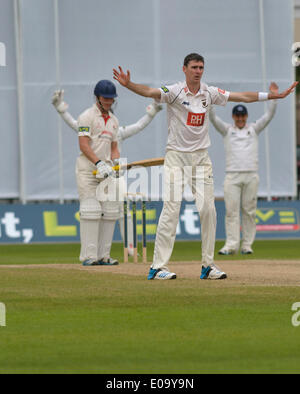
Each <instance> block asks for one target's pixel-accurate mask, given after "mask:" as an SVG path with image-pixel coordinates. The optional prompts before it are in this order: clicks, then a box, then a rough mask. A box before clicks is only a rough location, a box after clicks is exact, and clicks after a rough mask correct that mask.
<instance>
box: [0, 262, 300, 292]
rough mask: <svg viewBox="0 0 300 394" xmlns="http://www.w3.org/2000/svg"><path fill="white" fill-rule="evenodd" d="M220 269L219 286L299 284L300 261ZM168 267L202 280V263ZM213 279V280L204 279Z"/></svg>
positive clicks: (143, 270)
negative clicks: (225, 274) (222, 276)
mask: <svg viewBox="0 0 300 394" xmlns="http://www.w3.org/2000/svg"><path fill="white" fill-rule="evenodd" d="M149 265H150V264H142V263H137V264H134V263H127V264H123V263H121V264H120V265H118V266H112V267H105V266H96V267H83V266H81V265H80V264H38V265H2V266H0V270H1V268H6V269H7V268H10V269H24V268H25V269H37V268H48V269H49V268H50V269H57V270H80V271H83V272H89V273H91V274H95V275H98V274H99V275H101V273H103V272H105V273H109V272H111V273H113V274H121V275H129V276H142V277H144V278H145V279H146V276H147V274H148V271H149ZM218 266H219V268H220V269H221V270H222V271H224V272H226V273H227V276H228V278H227V279H226V280H222V281H214V282H215V283H218V285H219V286H221V285H222V286H240V285H247V286H251V285H252V286H257V285H260V286H300V261H277V260H243V261H228V260H227V261H223V262H220V263H219V264H218ZM169 269H170V270H171V271H172V272H175V273H176V274H177V280H180V279H185V280H187V279H195V280H196V279H197V280H199V276H200V271H201V264H200V263H199V262H191V261H187V262H184V261H182V262H173V263H172V262H171V263H170V264H169ZM203 282H211V281H201V283H203Z"/></svg>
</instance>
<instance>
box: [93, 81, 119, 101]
mask: <svg viewBox="0 0 300 394" xmlns="http://www.w3.org/2000/svg"><path fill="white" fill-rule="evenodd" d="M94 95H95V96H96V97H99V96H101V97H105V98H115V97H118V95H117V89H116V87H115V84H114V83H112V82H111V81H109V80H107V79H102V80H101V81H99V82H98V83H97V85H96V86H95V89H94Z"/></svg>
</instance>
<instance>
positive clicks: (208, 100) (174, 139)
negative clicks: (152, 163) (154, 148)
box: [158, 81, 230, 152]
mask: <svg viewBox="0 0 300 394" xmlns="http://www.w3.org/2000/svg"><path fill="white" fill-rule="evenodd" d="M160 90H161V99H160V100H158V102H160V103H166V104H168V105H167V118H168V134H169V135H168V143H167V151H168V150H174V151H179V152H195V151H198V150H200V149H207V148H208V147H209V146H210V138H209V134H208V128H209V110H210V107H211V105H212V104H217V105H226V104H227V101H228V98H229V94H230V93H229V92H226V91H224V90H221V89H218V88H217V87H214V86H207V85H206V84H205V83H201V86H200V90H199V92H198V93H197V94H196V95H194V94H193V93H191V92H190V91H189V88H188V87H187V84H186V82H185V81H184V82H179V83H176V84H174V85H171V86H163V87H161V89H160Z"/></svg>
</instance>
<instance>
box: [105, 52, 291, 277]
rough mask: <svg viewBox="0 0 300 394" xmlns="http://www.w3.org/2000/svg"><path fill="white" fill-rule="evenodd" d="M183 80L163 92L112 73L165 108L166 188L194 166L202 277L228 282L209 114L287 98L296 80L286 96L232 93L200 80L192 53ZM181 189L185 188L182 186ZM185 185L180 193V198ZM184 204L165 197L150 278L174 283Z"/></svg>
mask: <svg viewBox="0 0 300 394" xmlns="http://www.w3.org/2000/svg"><path fill="white" fill-rule="evenodd" d="M182 70H183V73H184V74H185V80H184V81H183V82H179V83H176V84H174V85H170V86H163V87H162V88H160V89H157V88H152V87H149V86H146V85H141V84H137V83H134V82H132V81H131V77H130V72H129V71H127V73H124V71H123V70H122V68H121V67H120V66H119V69H118V70H117V69H114V70H113V74H114V79H115V80H117V81H118V82H119V83H120V84H121V85H122V86H124V87H126V88H127V89H129V90H131V91H133V92H134V93H136V94H138V95H140V96H143V97H151V98H153V99H155V100H156V101H157V102H158V103H166V104H167V115H168V143H167V152H166V156H165V173H168V174H170V175H171V176H168V177H165V181H164V183H165V190H166V189H167V190H168V189H169V190H171V189H172V188H173V187H174V185H175V182H177V178H180V177H181V176H183V175H184V173H185V171H186V169H187V168H191V169H192V171H191V172H190V173H189V178H188V182H189V185H190V186H191V189H192V191H193V194H194V197H195V200H196V206H197V209H198V212H199V215H200V222H201V228H202V270H201V275H200V278H201V279H225V278H226V277H227V275H226V273H225V272H223V271H222V270H220V269H219V268H218V267H217V266H216V265H215V264H214V248H215V237H216V210H215V204H214V185H213V171H212V163H211V160H210V158H209V155H208V151H207V149H208V147H209V146H210V138H209V134H208V126H209V111H210V108H211V106H212V105H213V104H216V105H223V106H224V105H226V104H227V102H228V101H233V102H248V103H250V102H256V101H264V100H269V99H282V98H284V97H286V96H287V95H289V94H290V93H291V92H292V91H293V90H294V88H295V87H296V85H297V82H295V83H294V84H293V85H292V86H290V88H288V89H287V90H285V91H284V92H283V93H278V94H272V93H267V92H229V91H225V90H222V89H219V88H217V87H214V86H207V85H206V84H205V83H203V82H201V79H202V76H203V73H204V58H203V57H202V56H201V55H199V54H197V53H191V54H189V55H188V56H186V57H185V59H184V64H183V68H182ZM182 186H183V185H182ZM182 195H183V187H182V190H181V199H182ZM180 206H181V201H178V198H176V200H175V199H173V197H171V198H169V199H164V206H163V210H162V213H161V216H160V219H159V224H158V229H157V232H156V241H155V248H154V258H153V263H152V266H151V267H150V271H149V274H148V279H149V280H152V279H163V280H165V279H175V278H176V274H175V273H174V272H170V271H169V269H168V266H167V264H168V262H169V260H170V258H171V254H172V250H173V246H174V241H175V236H176V227H177V223H178V219H179V213H180Z"/></svg>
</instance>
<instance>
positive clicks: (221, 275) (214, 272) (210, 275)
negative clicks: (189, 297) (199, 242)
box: [200, 264, 227, 280]
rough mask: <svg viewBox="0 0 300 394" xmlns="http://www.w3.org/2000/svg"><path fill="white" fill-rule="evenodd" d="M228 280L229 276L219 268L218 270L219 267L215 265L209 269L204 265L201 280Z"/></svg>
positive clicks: (209, 266)
mask: <svg viewBox="0 0 300 394" xmlns="http://www.w3.org/2000/svg"><path fill="white" fill-rule="evenodd" d="M226 278H227V275H226V274H225V272H222V271H221V270H219V268H217V266H215V265H214V264H211V265H208V266H207V267H204V265H202V271H201V276H200V279H211V280H217V279H226Z"/></svg>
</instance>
